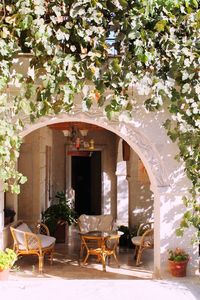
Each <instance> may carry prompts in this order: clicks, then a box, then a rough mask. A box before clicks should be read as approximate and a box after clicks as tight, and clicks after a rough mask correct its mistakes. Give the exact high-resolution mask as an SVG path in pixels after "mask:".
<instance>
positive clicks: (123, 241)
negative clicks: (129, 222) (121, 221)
mask: <svg viewBox="0 0 200 300" xmlns="http://www.w3.org/2000/svg"><path fill="white" fill-rule="evenodd" d="M118 230H119V231H121V232H123V234H122V235H121V236H120V239H119V245H120V246H121V247H126V248H133V244H132V242H131V238H132V237H133V236H136V235H137V230H138V228H137V227H136V226H135V227H134V228H133V229H130V228H129V227H128V226H125V225H120V226H119V227H118Z"/></svg>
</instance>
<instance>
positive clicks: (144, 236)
mask: <svg viewBox="0 0 200 300" xmlns="http://www.w3.org/2000/svg"><path fill="white" fill-rule="evenodd" d="M152 227H153V223H146V224H141V225H140V227H139V229H138V232H137V236H135V237H133V238H132V239H131V241H132V243H133V245H134V246H135V253H134V257H135V259H136V266H139V265H141V258H142V253H143V251H144V250H145V249H153V248H154V229H153V228H152Z"/></svg>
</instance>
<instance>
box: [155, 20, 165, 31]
mask: <svg viewBox="0 0 200 300" xmlns="http://www.w3.org/2000/svg"><path fill="white" fill-rule="evenodd" d="M166 24H167V21H166V20H160V21H158V22H157V23H156V25H155V27H154V28H155V29H156V30H157V31H158V32H162V31H165V27H166Z"/></svg>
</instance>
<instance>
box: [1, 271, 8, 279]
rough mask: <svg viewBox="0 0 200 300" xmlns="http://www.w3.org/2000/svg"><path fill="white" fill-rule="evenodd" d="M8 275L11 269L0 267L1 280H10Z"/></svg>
mask: <svg viewBox="0 0 200 300" xmlns="http://www.w3.org/2000/svg"><path fill="white" fill-rule="evenodd" d="M8 276H9V269H3V270H1V269H0V281H1V280H8Z"/></svg>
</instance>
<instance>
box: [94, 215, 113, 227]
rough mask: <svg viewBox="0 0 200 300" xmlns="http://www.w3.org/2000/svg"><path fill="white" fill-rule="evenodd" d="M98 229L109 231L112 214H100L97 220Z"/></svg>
mask: <svg viewBox="0 0 200 300" xmlns="http://www.w3.org/2000/svg"><path fill="white" fill-rule="evenodd" d="M99 221H100V222H99V226H98V228H99V229H98V230H99V231H111V230H112V228H113V217H112V215H101V216H100V220H99Z"/></svg>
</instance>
